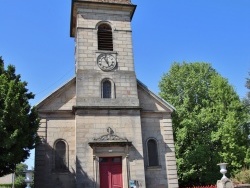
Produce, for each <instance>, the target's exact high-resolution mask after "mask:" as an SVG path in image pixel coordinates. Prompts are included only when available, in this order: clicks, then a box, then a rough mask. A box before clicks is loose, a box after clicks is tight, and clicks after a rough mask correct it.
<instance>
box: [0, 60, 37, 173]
mask: <svg viewBox="0 0 250 188" xmlns="http://www.w3.org/2000/svg"><path fill="white" fill-rule="evenodd" d="M26 86H27V83H26V82H23V81H21V79H20V75H16V74H15V67H14V66H12V65H9V66H8V67H7V69H6V70H5V68H4V61H3V59H2V57H0V138H1V142H0V177H1V176H3V175H6V174H9V173H12V172H14V171H15V166H16V164H18V163H20V162H23V161H24V160H25V159H27V158H28V157H29V155H30V150H31V149H33V148H34V147H35V145H36V143H38V141H39V137H38V136H37V129H38V127H39V118H38V115H37V113H36V110H35V108H33V107H31V106H30V104H29V99H33V98H34V95H33V94H32V93H31V92H28V89H27V88H26Z"/></svg>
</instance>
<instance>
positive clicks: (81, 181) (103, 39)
mask: <svg viewBox="0 0 250 188" xmlns="http://www.w3.org/2000/svg"><path fill="white" fill-rule="evenodd" d="M135 9H136V6H135V5H133V4H132V3H131V1H130V0H88V1H85V0H76V1H72V12H71V28H70V34H71V37H74V38H75V69H76V70H75V71H76V103H75V106H73V112H74V113H75V122H76V123H75V129H76V136H75V143H76V148H75V151H76V186H77V187H92V186H93V185H94V186H96V187H98V186H99V185H100V187H103V188H104V187H105V188H106V187H128V186H129V180H131V179H132V180H135V179H136V180H137V181H138V182H140V185H141V186H142V187H145V170H144V161H143V148H142V137H141V135H142V129H141V117H140V110H141V108H140V107H139V98H138V91H137V80H136V75H135V70H134V60H133V50H132V31H131V20H132V17H133V14H134V11H135ZM107 130H109V131H108V133H109V134H108V135H107ZM131 146H133V147H131ZM133 148H134V149H133ZM135 148H136V149H135ZM131 154H133V155H131ZM86 161H88V162H86ZM90 161H93V162H92V163H89V162H90ZM116 162H117V163H116ZM107 168H108V169H107ZM108 173H110V174H109V175H107V174H108ZM110 178H111V179H110ZM107 182H108V183H107ZM106 183H107V184H106ZM114 184H116V185H114Z"/></svg>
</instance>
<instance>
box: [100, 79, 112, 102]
mask: <svg viewBox="0 0 250 188" xmlns="http://www.w3.org/2000/svg"><path fill="white" fill-rule="evenodd" d="M102 98H111V82H110V81H109V80H105V81H104V82H103V83H102Z"/></svg>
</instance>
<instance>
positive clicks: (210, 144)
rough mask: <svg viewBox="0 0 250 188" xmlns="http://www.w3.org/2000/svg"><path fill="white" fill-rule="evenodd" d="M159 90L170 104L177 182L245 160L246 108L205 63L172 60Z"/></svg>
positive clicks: (211, 179) (213, 176) (204, 178)
mask: <svg viewBox="0 0 250 188" xmlns="http://www.w3.org/2000/svg"><path fill="white" fill-rule="evenodd" d="M159 87H160V96H161V97H162V98H164V99H165V100H166V101H168V102H170V103H171V104H173V105H174V106H175V108H176V111H175V112H174V113H173V130H174V140H175V148H176V157H177V166H178V176H179V183H180V185H195V184H203V185H205V184H211V183H213V184H214V183H216V181H217V180H218V179H219V178H221V174H220V173H219V167H218V166H217V163H219V162H227V163H229V172H231V173H233V172H235V171H237V170H238V169H241V168H242V167H243V166H244V165H246V162H247V149H248V133H249V130H248V127H247V126H244V122H245V121H246V117H247V113H246V109H245V108H244V105H243V104H242V102H241V101H240V99H239V97H238V95H237V94H236V92H235V90H234V88H233V87H232V86H231V85H229V83H228V81H227V80H226V79H225V78H223V77H222V76H221V75H219V74H218V73H217V72H216V70H215V69H213V68H212V67H211V65H210V64H207V63H185V62H184V63H174V64H173V65H172V67H171V69H170V71H169V72H168V73H166V74H164V75H163V77H162V79H161V81H160V83H159Z"/></svg>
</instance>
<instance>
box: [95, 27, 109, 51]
mask: <svg viewBox="0 0 250 188" xmlns="http://www.w3.org/2000/svg"><path fill="white" fill-rule="evenodd" d="M98 50H107V51H113V34H112V28H111V27H110V25H108V24H101V25H99V27H98Z"/></svg>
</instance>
